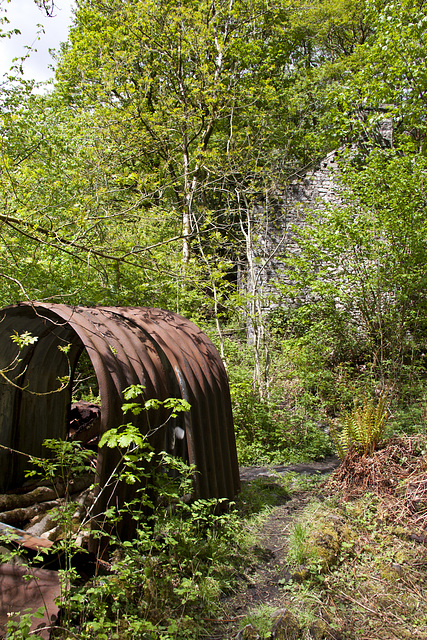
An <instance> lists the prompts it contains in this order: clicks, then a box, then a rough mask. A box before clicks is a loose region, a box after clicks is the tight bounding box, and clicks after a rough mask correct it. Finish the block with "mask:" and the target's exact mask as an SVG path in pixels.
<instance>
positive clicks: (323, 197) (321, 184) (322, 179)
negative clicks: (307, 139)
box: [246, 151, 339, 311]
mask: <svg viewBox="0 0 427 640" xmlns="http://www.w3.org/2000/svg"><path fill="white" fill-rule="evenodd" d="M337 156H338V154H337V152H336V151H332V152H331V153H329V154H328V155H327V156H326V157H325V158H324V159H323V160H321V161H320V162H319V163H318V164H317V165H315V166H311V167H308V168H306V169H305V170H303V171H301V172H298V173H296V174H295V175H294V176H292V177H291V179H290V180H289V181H288V184H287V185H286V186H285V187H284V188H283V189H282V190H281V192H277V193H275V194H274V197H271V198H270V199H266V200H265V201H264V202H263V204H262V205H260V206H258V207H256V209H255V210H254V234H253V236H254V237H253V241H252V246H251V250H252V259H253V271H254V273H253V274H252V278H249V277H248V278H247V281H246V290H247V291H248V292H249V293H252V294H256V295H257V296H260V297H261V299H262V307H263V308H264V309H265V311H267V310H268V309H271V308H273V307H275V306H277V305H278V304H279V300H280V302H281V303H282V304H283V302H284V300H283V293H282V295H280V293H279V291H280V285H292V281H293V280H292V271H291V270H289V268H288V267H287V266H286V264H285V262H284V258H285V257H289V255H291V254H292V253H295V252H298V250H299V248H298V244H297V243H296V241H295V228H298V227H301V226H303V225H304V224H306V214H307V211H311V212H318V213H319V215H321V212H322V210H324V209H325V206H326V205H327V204H334V203H338V202H339V198H338V194H337V192H338V188H337V185H336V182H335V181H334V175H335V174H336V171H337V170H338V163H337ZM254 285H255V286H254Z"/></svg>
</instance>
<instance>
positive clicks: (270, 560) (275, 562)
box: [209, 457, 339, 640]
mask: <svg viewBox="0 0 427 640" xmlns="http://www.w3.org/2000/svg"><path fill="white" fill-rule="evenodd" d="M338 465H339V459H338V458H337V457H330V458H327V459H325V460H324V461H322V462H308V463H299V464H293V465H287V466H285V465H282V466H281V465H276V466H271V467H241V468H240V480H241V482H242V486H243V487H244V486H245V485H247V484H250V483H254V482H257V483H259V486H260V485H261V486H262V485H264V486H263V489H267V490H268V489H270V491H272V492H274V489H275V486H277V487H279V488H280V484H281V483H280V478H281V477H284V476H286V475H287V474H304V475H306V476H307V477H308V478H309V477H313V478H315V477H319V476H324V475H325V474H329V473H331V472H332V471H333V470H334V469H336V468H337V467H338ZM261 483H262V484H261ZM316 493H318V490H317V488H316V489H308V490H301V491H296V492H295V493H293V494H292V497H291V498H290V499H287V498H285V497H284V498H283V504H279V505H278V506H275V507H274V508H273V510H272V512H271V514H270V515H269V516H268V518H267V519H266V520H265V522H264V523H263V525H262V528H261V529H260V531H259V537H258V538H259V541H258V544H257V549H256V555H257V556H258V559H259V560H258V563H257V564H256V566H251V567H250V568H249V571H246V572H245V573H243V574H242V576H241V581H242V590H241V591H240V592H239V593H238V594H237V595H236V596H233V597H231V598H227V599H226V600H225V601H224V603H223V605H224V612H226V613H227V614H228V615H227V617H225V618H224V621H223V622H222V623H221V622H220V623H219V624H218V625H217V626H216V630H215V632H214V634H212V635H210V636H209V640H226V639H228V638H230V639H231V638H235V637H236V635H237V634H238V633H239V629H240V628H241V621H242V620H244V619H246V618H247V617H248V616H249V618H250V614H251V611H253V610H258V609H260V608H261V609H265V610H266V609H268V608H272V609H277V610H278V609H281V608H282V607H283V606H284V596H283V589H282V586H281V584H282V581H288V580H290V579H291V571H290V568H289V566H288V562H287V551H288V537H289V530H290V526H291V525H292V523H293V522H294V520H295V518H296V517H297V516H298V515H299V514H301V513H302V512H303V511H304V509H305V507H306V506H307V505H308V504H309V503H310V501H311V500H312V498H313V494H316ZM276 499H277V498H276ZM278 501H280V498H279V500H278ZM245 583H246V584H245ZM246 637H248V638H249V637H250V633H249V634H248V635H247V636H245V634H242V638H243V639H244V638H246ZM261 637H262V636H261ZM253 638H256V634H255V635H254V636H253Z"/></svg>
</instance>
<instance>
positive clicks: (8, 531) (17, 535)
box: [0, 522, 53, 551]
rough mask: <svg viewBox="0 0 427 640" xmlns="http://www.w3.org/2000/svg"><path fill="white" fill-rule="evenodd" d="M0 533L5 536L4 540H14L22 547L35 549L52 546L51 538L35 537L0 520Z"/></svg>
mask: <svg viewBox="0 0 427 640" xmlns="http://www.w3.org/2000/svg"><path fill="white" fill-rule="evenodd" d="M0 534H1V535H2V536H4V537H5V541H6V542H7V541H8V540H10V542H16V543H17V544H19V545H20V546H22V547H26V548H27V549H33V550H35V551H37V550H38V549H50V548H51V547H52V546H53V542H52V541H51V540H46V539H45V538H37V537H36V536H33V535H30V534H29V533H27V532H26V531H23V530H22V529H17V528H16V527H11V526H10V525H9V524H5V523H4V522H0Z"/></svg>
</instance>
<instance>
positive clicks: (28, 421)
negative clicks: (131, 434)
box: [0, 303, 240, 535]
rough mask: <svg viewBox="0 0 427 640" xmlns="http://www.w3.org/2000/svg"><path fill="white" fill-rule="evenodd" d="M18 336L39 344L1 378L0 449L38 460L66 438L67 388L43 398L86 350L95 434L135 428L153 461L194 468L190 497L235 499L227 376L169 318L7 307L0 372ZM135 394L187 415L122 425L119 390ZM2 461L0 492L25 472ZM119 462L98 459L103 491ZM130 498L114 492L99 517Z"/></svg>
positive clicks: (195, 335)
mask: <svg viewBox="0 0 427 640" xmlns="http://www.w3.org/2000/svg"><path fill="white" fill-rule="evenodd" d="M15 330H16V331H17V332H18V333H23V332H24V331H29V332H30V333H31V334H32V335H34V336H37V337H38V341H37V342H36V343H35V344H33V345H29V346H27V347H26V348H25V349H24V351H23V352H22V354H21V361H20V362H17V363H15V365H14V368H13V371H11V372H9V373H8V376H9V378H13V381H14V384H16V385H17V386H12V385H11V384H9V383H6V382H4V381H0V443H1V444H3V445H5V446H6V447H10V448H11V449H16V450H19V451H24V452H27V453H31V454H32V455H42V453H43V450H42V446H41V442H42V440H43V439H44V438H47V437H51V438H58V437H65V433H66V421H67V415H68V411H69V407H70V403H71V397H70V386H69V387H67V389H65V390H63V391H61V392H58V393H53V394H52V393H49V392H50V391H52V390H53V389H55V388H57V387H58V381H57V378H58V376H64V375H66V373H67V370H68V366H70V368H71V371H72V372H74V369H75V367H76V364H77V362H78V358H79V357H80V354H81V352H82V350H83V349H85V350H86V351H87V353H88V356H89V358H90V360H91V362H92V365H93V368H94V371H95V374H96V377H97V380H98V384H99V390H100V396H101V433H103V432H105V431H106V430H107V429H110V428H112V427H117V426H119V425H120V424H122V423H123V422H124V421H125V422H129V421H132V422H133V423H134V424H136V425H137V426H138V427H139V428H140V429H141V430H142V431H143V432H144V433H151V435H150V442H151V444H152V445H153V447H154V449H155V450H156V451H161V450H167V451H169V452H170V453H172V454H173V453H177V452H178V450H179V451H180V453H183V454H184V457H186V458H187V459H188V461H189V462H191V463H193V464H195V465H196V467H197V469H198V472H199V473H198V474H197V475H196V477H195V492H196V495H198V496H200V497H205V498H207V497H224V498H233V497H234V496H235V495H236V493H237V492H238V490H239V482H240V481H239V471H238V463H237V455H236V447H235V439H234V429H233V419H232V412H231V402H230V394H229V386H228V380H227V375H226V372H225V368H224V365H223V363H222V361H221V358H220V356H219V354H218V352H217V350H216V349H215V347H214V345H213V344H212V342H211V341H210V340H209V339H208V338H207V336H206V335H205V334H204V333H203V332H202V331H201V330H200V329H199V328H198V327H196V326H195V325H194V324H193V323H191V322H189V321H188V320H186V319H185V318H183V317H181V316H179V315H177V314H174V313H171V312H167V311H163V310H161V309H149V308H144V307H142V308H141V307H96V308H86V307H70V306H67V305H58V304H45V303H33V304H30V303H23V304H19V305H14V306H11V307H6V308H5V309H3V310H2V311H1V312H0V345H1V349H0V368H5V367H7V366H8V365H9V364H10V363H11V362H12V361H13V360H14V358H15V357H16V356H17V355H18V350H17V347H16V345H14V344H13V343H12V342H11V340H10V336H11V334H12V333H13V331H15ZM65 344H70V345H71V347H70V351H69V354H68V358H69V362H67V358H66V357H65V356H64V354H63V353H62V352H61V351H60V350H59V349H58V346H61V345H65ZM133 384H141V385H143V386H144V387H145V390H144V399H145V400H146V399H150V398H159V399H160V400H164V399H166V398H169V397H176V398H183V399H185V400H187V401H188V402H189V403H190V405H191V410H190V411H189V412H188V413H186V414H180V416H179V417H178V418H177V419H176V420H175V421H174V422H173V423H168V425H167V426H166V427H162V428H160V425H162V424H163V422H164V421H165V418H166V416H167V414H166V413H165V411H162V410H159V411H155V412H154V411H153V412H150V414H149V415H147V414H146V413H145V412H142V413H141V414H140V415H139V416H133V417H131V418H129V416H128V415H126V417H125V418H124V417H123V415H122V409H121V407H122V404H123V390H124V389H125V388H126V387H128V386H129V385H133ZM18 387H19V388H18ZM40 394H41V395H40ZM175 427H180V428H182V429H183V430H184V432H185V437H184V440H183V441H182V442H181V443H180V444H181V446H180V448H179V447H176V446H175V443H174V428H175ZM0 456H3V458H0V465H1V467H0V490H2V489H3V490H4V488H8V487H9V486H16V485H17V484H18V483H19V482H20V481H21V480H22V474H23V469H24V468H25V466H26V462H25V460H23V459H22V457H17V456H16V455H15V454H11V453H9V452H6V454H5V452H3V453H0ZM11 456H12V458H13V459H11ZM13 456H14V457H13ZM117 462H118V456H117V453H116V452H115V451H114V450H112V449H108V448H105V447H104V448H103V449H101V450H100V451H99V454H98V459H97V474H98V477H99V481H100V486H101V487H103V486H104V485H105V484H106V483H107V480H108V478H109V476H110V474H111V472H112V471H113V470H114V468H115V465H116V464H117ZM132 495H133V490H132V489H130V488H129V487H127V486H121V487H119V488H118V490H117V491H115V492H114V493H113V495H111V496H109V497H108V496H107V494H106V493H105V494H104V495H103V496H102V497H101V499H100V500H99V501H98V507H99V509H104V508H105V507H106V506H107V505H108V504H109V503H110V502H111V501H117V500H118V502H119V503H123V502H124V501H126V500H128V499H130V498H131V497H132ZM123 535H126V533H124V534H123Z"/></svg>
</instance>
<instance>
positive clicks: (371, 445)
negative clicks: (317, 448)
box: [330, 395, 388, 460]
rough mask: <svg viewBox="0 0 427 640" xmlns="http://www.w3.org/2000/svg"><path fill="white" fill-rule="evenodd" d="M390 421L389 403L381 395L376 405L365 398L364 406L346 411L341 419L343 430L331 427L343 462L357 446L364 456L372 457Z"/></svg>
mask: <svg viewBox="0 0 427 640" xmlns="http://www.w3.org/2000/svg"><path fill="white" fill-rule="evenodd" d="M387 419H388V402H387V397H386V396H385V395H381V396H380V398H379V400H378V402H377V403H376V404H375V403H374V401H373V400H372V399H371V398H365V399H364V402H363V405H362V406H359V405H356V406H355V407H354V409H353V411H345V412H344V413H343V414H342V415H341V417H340V420H339V422H340V426H341V430H340V431H339V432H338V430H337V428H336V426H335V425H333V428H332V425H331V429H330V433H331V438H332V440H333V442H334V444H335V447H336V450H337V453H338V455H339V457H340V458H341V460H342V459H343V458H345V456H346V455H347V453H348V451H349V449H350V447H351V446H352V445H356V446H357V447H359V448H360V450H361V451H362V453H363V455H372V453H373V452H374V450H375V447H376V446H377V444H378V443H379V442H380V441H381V440H382V438H383V436H384V431H385V428H386V426H387Z"/></svg>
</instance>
